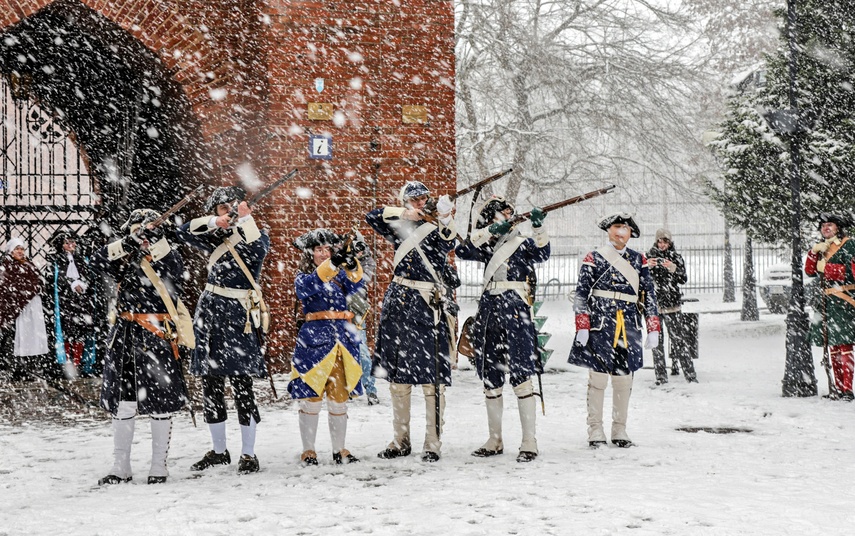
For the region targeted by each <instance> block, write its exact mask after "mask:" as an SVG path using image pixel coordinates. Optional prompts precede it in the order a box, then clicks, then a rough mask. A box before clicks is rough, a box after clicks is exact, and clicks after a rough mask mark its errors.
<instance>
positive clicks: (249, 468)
mask: <svg viewBox="0 0 855 536" xmlns="http://www.w3.org/2000/svg"><path fill="white" fill-rule="evenodd" d="M259 469H260V467H259V466H258V456H250V455H249V454H241V456H240V459H239V460H238V473H241V474H244V475H245V474H247V473H257V472H258V470H259Z"/></svg>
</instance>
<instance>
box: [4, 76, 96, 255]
mask: <svg viewBox="0 0 855 536" xmlns="http://www.w3.org/2000/svg"><path fill="white" fill-rule="evenodd" d="M28 86H29V80H28V79H27V78H22V77H20V76H17V75H9V74H2V75H0V209H2V220H0V232H2V235H3V236H2V237H0V238H2V242H0V243H2V244H3V245H4V246H5V243H6V241H8V240H9V239H10V238H12V237H13V236H17V237H20V238H21V239H23V240H24V242H26V244H27V247H28V248H29V250H28V256H29V258H30V259H32V260H33V261H34V262H35V263H36V264H37V265H39V266H41V265H42V264H44V260H45V257H46V255H47V253H48V252H49V244H48V241H49V240H50V238H51V236H53V234H54V233H55V232H56V231H57V230H58V229H59V228H69V229H71V230H73V231H75V232H77V233H78V235H83V234H84V233H86V232H87V231H89V230H90V228H91V227H92V225H93V224H94V223H95V217H96V214H97V213H98V211H99V208H100V196H99V192H98V191H97V184H96V181H95V180H94V178H93V176H92V175H91V174H90V173H89V165H88V162H87V159H86V157H85V154H82V151H81V149H80V148H79V147H78V145H77V143H76V140H75V137H74V133H73V132H71V131H70V130H69V129H68V128H65V126H64V125H63V124H62V121H61V118H60V117H59V116H58V115H57V114H55V113H53V112H52V111H51V110H45V109H43V108H42V107H40V105H39V103H38V102H37V101H36V99H35V98H34V97H33V96H32V92H31V91H29V89H28Z"/></svg>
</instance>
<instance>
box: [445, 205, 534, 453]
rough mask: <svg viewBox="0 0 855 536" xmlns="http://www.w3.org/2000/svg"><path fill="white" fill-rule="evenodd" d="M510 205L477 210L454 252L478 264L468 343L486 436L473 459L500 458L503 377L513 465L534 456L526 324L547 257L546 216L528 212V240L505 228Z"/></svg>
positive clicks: (530, 330) (530, 345)
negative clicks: (508, 395)
mask: <svg viewBox="0 0 855 536" xmlns="http://www.w3.org/2000/svg"><path fill="white" fill-rule="evenodd" d="M513 215H514V206H513V205H511V204H510V203H508V202H506V201H505V200H504V199H503V198H501V197H494V198H492V199H490V200H488V201H487V202H486V203H485V204H484V206H483V207H482V208H481V210H480V211H479V216H478V222H477V224H476V226H475V227H476V230H475V231H474V232H473V233H472V235H471V236H470V237H469V239H467V240H466V241H465V242H464V243H462V244H460V245H458V246H457V248H456V249H455V252H456V254H457V256H458V257H460V258H461V259H466V260H472V261H478V262H482V263H484V265H485V269H484V286H483V291H482V293H481V298H480V300H478V312H477V314H476V316H475V322H474V324H473V325H472V331H471V333H470V339H469V342H470V344H471V345H472V347H473V349H474V351H475V370H476V371H477V373H478V377H479V378H480V379H481V380H482V381H483V382H484V396H485V397H486V406H487V425H488V428H489V432H490V437H489V439H487V442H486V443H484V445H483V446H482V447H481V448H479V449H477V450H476V451H475V452H473V453H472V455H473V456H478V457H488V456H495V455H498V454H502V453H503V452H504V443H503V442H502V411H503V403H502V387H503V386H504V384H505V375H506V373H509V374H510V380H511V387H513V390H514V394H516V396H517V407H518V408H519V414H520V423H521V424H522V432H523V433H522V445H521V446H520V451H519V455H518V456H517V461H518V462H529V461H532V460H534V459H535V458H536V457H537V453H538V451H537V439H536V438H535V415H536V413H537V411H536V409H537V407H536V406H537V405H536V401H535V398H534V387H533V385H532V381H531V377H532V376H533V375H534V374H536V373H537V372H538V371H539V370H540V367H541V364H540V358H539V355H538V351H537V329H536V328H535V325H534V323H533V322H532V316H533V315H532V310H531V306H532V304H533V303H534V296H532V292H533V291H534V289H533V288H532V284H531V283H532V282H533V281H534V277H535V274H534V265H535V264H537V263H541V262H545V261H547V260H548V259H549V254H550V247H549V237H548V236H547V234H546V229H545V228H544V227H543V220H544V218H546V213H544V212H543V211H542V210H540V209H539V208H535V209H533V210H532V211H531V225H532V229H533V230H534V238H526V237H524V236H521V235H520V232H519V229H518V228H517V227H515V226H513V225H512V224H511V222H510V221H509V220H510V218H511V217H512V216H513Z"/></svg>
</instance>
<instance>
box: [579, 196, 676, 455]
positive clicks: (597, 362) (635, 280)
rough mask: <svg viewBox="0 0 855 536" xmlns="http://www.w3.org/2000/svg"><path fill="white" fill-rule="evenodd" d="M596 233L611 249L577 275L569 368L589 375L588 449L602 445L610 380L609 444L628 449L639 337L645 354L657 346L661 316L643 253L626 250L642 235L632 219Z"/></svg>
mask: <svg viewBox="0 0 855 536" xmlns="http://www.w3.org/2000/svg"><path fill="white" fill-rule="evenodd" d="M599 227H600V229H603V230H604V231H606V232H607V233H608V237H609V243H608V244H606V245H604V246H602V247H600V248H599V249H597V250H595V251H592V252H590V253H588V254H587V255H586V256H585V259H584V260H583V261H582V266H581V268H580V269H579V281H578V283H577V285H576V298H575V300H574V302H573V310H574V311H575V313H576V339H575V341H574V343H573V348H571V350H570V358H569V359H568V362H569V363H571V364H574V365H579V366H581V367H586V368H588V369H590V372H589V374H588V444H589V445H590V446H591V447H592V448H597V447H599V446H601V445H604V444H606V435H605V432H604V431H603V398H604V395H605V389H606V387H607V386H608V382H609V378H611V380H612V443H614V444H615V445H617V446H618V447H629V446H632V441H630V439H629V436H627V434H626V420H627V414H628V412H629V395H630V393H631V391H632V377H633V374H634V373H635V371H637V370H638V369H640V368H641V366H642V359H643V356H642V336H643V335H642V334H643V330H644V328H645V318H646V324H647V326H646V327H647V332H648V337H647V341H646V342H645V343H644V345H645V347H646V348H648V349H649V348H656V346H657V345H658V344H659V332H660V327H659V313H658V311H657V308H656V296H655V292H654V290H653V278H651V276H650V270H649V269H648V267H647V259H646V258H645V256H644V255H643V254H642V253H639V252H637V251H634V250H632V249H629V248H628V247H627V246H626V244H627V242H629V239H630V237H632V238H637V237H638V236H639V235H640V231H639V228H638V225H637V224H636V223H635V221H634V220H633V219H632V215H631V214H627V213H618V214H612V215H611V216H607V217H605V218H603V219H602V220H601V221H600V223H599Z"/></svg>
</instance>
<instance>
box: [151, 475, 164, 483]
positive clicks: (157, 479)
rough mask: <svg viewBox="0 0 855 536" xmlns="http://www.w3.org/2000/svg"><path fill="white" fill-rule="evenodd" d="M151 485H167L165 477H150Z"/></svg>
mask: <svg viewBox="0 0 855 536" xmlns="http://www.w3.org/2000/svg"><path fill="white" fill-rule="evenodd" d="M148 483H149V484H164V483H166V477H165V476H150V477H148Z"/></svg>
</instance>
